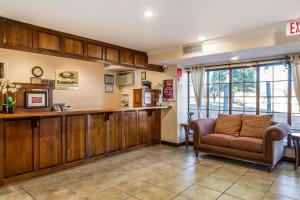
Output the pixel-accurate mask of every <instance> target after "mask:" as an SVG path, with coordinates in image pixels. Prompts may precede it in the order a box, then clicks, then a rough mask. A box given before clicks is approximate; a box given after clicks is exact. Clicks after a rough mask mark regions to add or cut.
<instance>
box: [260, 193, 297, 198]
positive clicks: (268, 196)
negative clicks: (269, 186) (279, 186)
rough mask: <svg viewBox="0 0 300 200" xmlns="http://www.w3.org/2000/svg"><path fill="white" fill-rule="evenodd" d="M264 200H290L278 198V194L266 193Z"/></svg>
mask: <svg viewBox="0 0 300 200" xmlns="http://www.w3.org/2000/svg"><path fill="white" fill-rule="evenodd" d="M264 200H292V199H290V198H288V197H284V196H280V195H278V194H272V193H267V194H266V196H265V197H264Z"/></svg>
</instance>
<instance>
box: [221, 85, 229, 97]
mask: <svg viewBox="0 0 300 200" xmlns="http://www.w3.org/2000/svg"><path fill="white" fill-rule="evenodd" d="M220 96H221V97H229V84H220Z"/></svg>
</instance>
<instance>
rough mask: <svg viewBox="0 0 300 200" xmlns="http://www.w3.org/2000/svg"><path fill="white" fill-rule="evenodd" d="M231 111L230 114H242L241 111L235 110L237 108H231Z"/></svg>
mask: <svg viewBox="0 0 300 200" xmlns="http://www.w3.org/2000/svg"><path fill="white" fill-rule="evenodd" d="M231 113H232V114H244V112H243V111H237V110H233V111H232V112H231Z"/></svg>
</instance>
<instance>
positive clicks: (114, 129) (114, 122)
mask: <svg viewBox="0 0 300 200" xmlns="http://www.w3.org/2000/svg"><path fill="white" fill-rule="evenodd" d="M107 125H108V126H107V127H108V128H107V132H108V140H107V142H108V152H112V151H117V150H120V149H121V148H122V131H121V113H113V114H110V115H109V120H108V122H107Z"/></svg>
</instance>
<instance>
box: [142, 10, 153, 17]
mask: <svg viewBox="0 0 300 200" xmlns="http://www.w3.org/2000/svg"><path fill="white" fill-rule="evenodd" d="M144 16H145V17H153V16H154V12H153V11H152V10H146V11H145V12H144Z"/></svg>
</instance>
